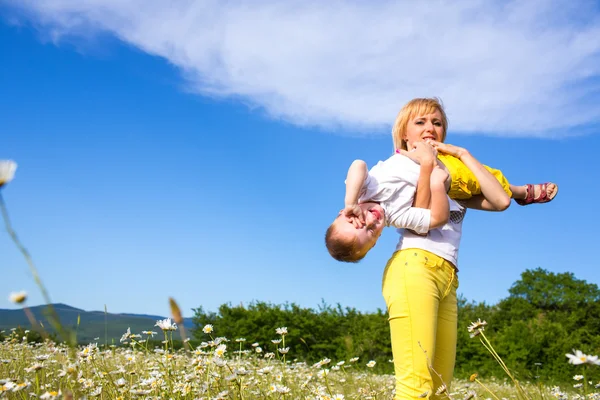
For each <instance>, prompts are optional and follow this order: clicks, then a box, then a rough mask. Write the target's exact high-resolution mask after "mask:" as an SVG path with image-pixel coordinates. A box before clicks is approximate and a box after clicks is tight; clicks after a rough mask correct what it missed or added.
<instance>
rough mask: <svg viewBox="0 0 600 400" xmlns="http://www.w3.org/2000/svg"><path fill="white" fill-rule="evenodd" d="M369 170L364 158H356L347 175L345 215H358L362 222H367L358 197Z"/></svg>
mask: <svg viewBox="0 0 600 400" xmlns="http://www.w3.org/2000/svg"><path fill="white" fill-rule="evenodd" d="M368 174H369V170H368V168H367V163H366V162H364V161H363V160H354V161H353V162H352V164H351V165H350V168H348V175H347V176H346V196H345V198H344V215H346V216H347V217H356V218H358V220H359V221H360V223H361V224H363V225H364V224H365V220H364V216H363V213H362V212H361V210H360V208H359V207H358V198H359V197H360V192H361V190H362V187H363V185H364V183H365V180H366V179H367V176H368Z"/></svg>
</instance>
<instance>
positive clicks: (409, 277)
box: [382, 249, 458, 400]
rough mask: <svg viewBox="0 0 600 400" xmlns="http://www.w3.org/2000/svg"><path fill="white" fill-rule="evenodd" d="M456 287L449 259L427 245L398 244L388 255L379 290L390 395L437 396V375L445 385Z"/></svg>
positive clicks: (451, 365) (452, 354) (449, 373)
mask: <svg viewBox="0 0 600 400" xmlns="http://www.w3.org/2000/svg"><path fill="white" fill-rule="evenodd" d="M457 288H458V277H457V276H456V268H455V267H454V266H453V265H452V263H450V262H448V261H446V260H444V259H443V258H441V257H439V256H436V255H435V254H432V253H430V252H428V251H426V250H421V249H403V250H399V251H397V252H395V253H394V254H393V255H392V258H390V260H389V261H388V263H387V265H386V267H385V272H384V273H383V284H382V293H383V297H384V299H385V302H386V304H387V309H388V313H389V322H390V331H391V339H392V353H393V355H394V370H395V375H396V395H395V396H394V399H395V400H398V399H417V398H423V397H428V398H436V396H435V392H436V390H438V388H439V387H440V386H441V385H442V381H443V382H444V383H445V384H446V385H448V386H449V385H450V382H451V381H452V375H453V371H454V360H455V358H456V335H457V334H456V326H457V321H458V317H457V300H456V289H457ZM430 365H431V366H432V367H433V369H434V370H435V371H432V370H431V369H430V368H429V366H430ZM438 374H439V375H441V377H442V381H440V378H439V376H438ZM449 390H450V388H449V387H448V391H449ZM426 392H427V394H425V393H426ZM443 397H444V395H441V396H440V398H443Z"/></svg>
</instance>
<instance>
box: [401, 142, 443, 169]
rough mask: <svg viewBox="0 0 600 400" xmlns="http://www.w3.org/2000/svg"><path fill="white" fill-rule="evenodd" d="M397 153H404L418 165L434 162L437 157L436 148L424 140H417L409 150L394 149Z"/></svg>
mask: <svg viewBox="0 0 600 400" xmlns="http://www.w3.org/2000/svg"><path fill="white" fill-rule="evenodd" d="M396 152H397V153H399V154H402V155H405V156H406V157H408V158H410V159H411V160H413V161H414V162H416V163H417V164H420V165H425V164H435V160H436V159H437V150H436V149H435V148H434V147H433V145H431V144H429V143H425V142H417V143H415V146H414V147H413V149H412V150H411V151H406V150H402V149H399V150H396Z"/></svg>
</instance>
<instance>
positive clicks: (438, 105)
mask: <svg viewBox="0 0 600 400" xmlns="http://www.w3.org/2000/svg"><path fill="white" fill-rule="evenodd" d="M436 111H439V112H440V114H442V125H443V127H444V131H443V133H442V142H443V141H444V140H446V131H447V129H448V117H447V116H446V112H445V111H444V106H443V105H442V101H441V100H440V99H438V98H437V97H432V98H422V99H412V100H411V101H409V102H408V103H406V104H405V105H404V107H402V109H401V110H400V112H399V113H398V115H397V116H396V121H394V126H393V128H392V138H393V139H394V151H396V150H398V149H403V150H408V149H407V148H406V141H405V140H404V134H405V133H406V126H407V125H408V121H410V120H411V119H412V118H415V117H417V116H420V115H427V114H433V113H434V112H436Z"/></svg>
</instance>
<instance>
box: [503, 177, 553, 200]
mask: <svg viewBox="0 0 600 400" xmlns="http://www.w3.org/2000/svg"><path fill="white" fill-rule="evenodd" d="M510 190H511V192H512V198H513V199H515V201H516V202H517V203H518V204H520V205H527V204H532V203H547V202H549V201H551V200H552V199H553V198H554V197H555V196H556V194H557V193H558V186H557V185H556V184H555V183H552V182H547V183H541V184H533V185H532V184H527V185H522V186H516V185H513V184H511V185H510Z"/></svg>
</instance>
